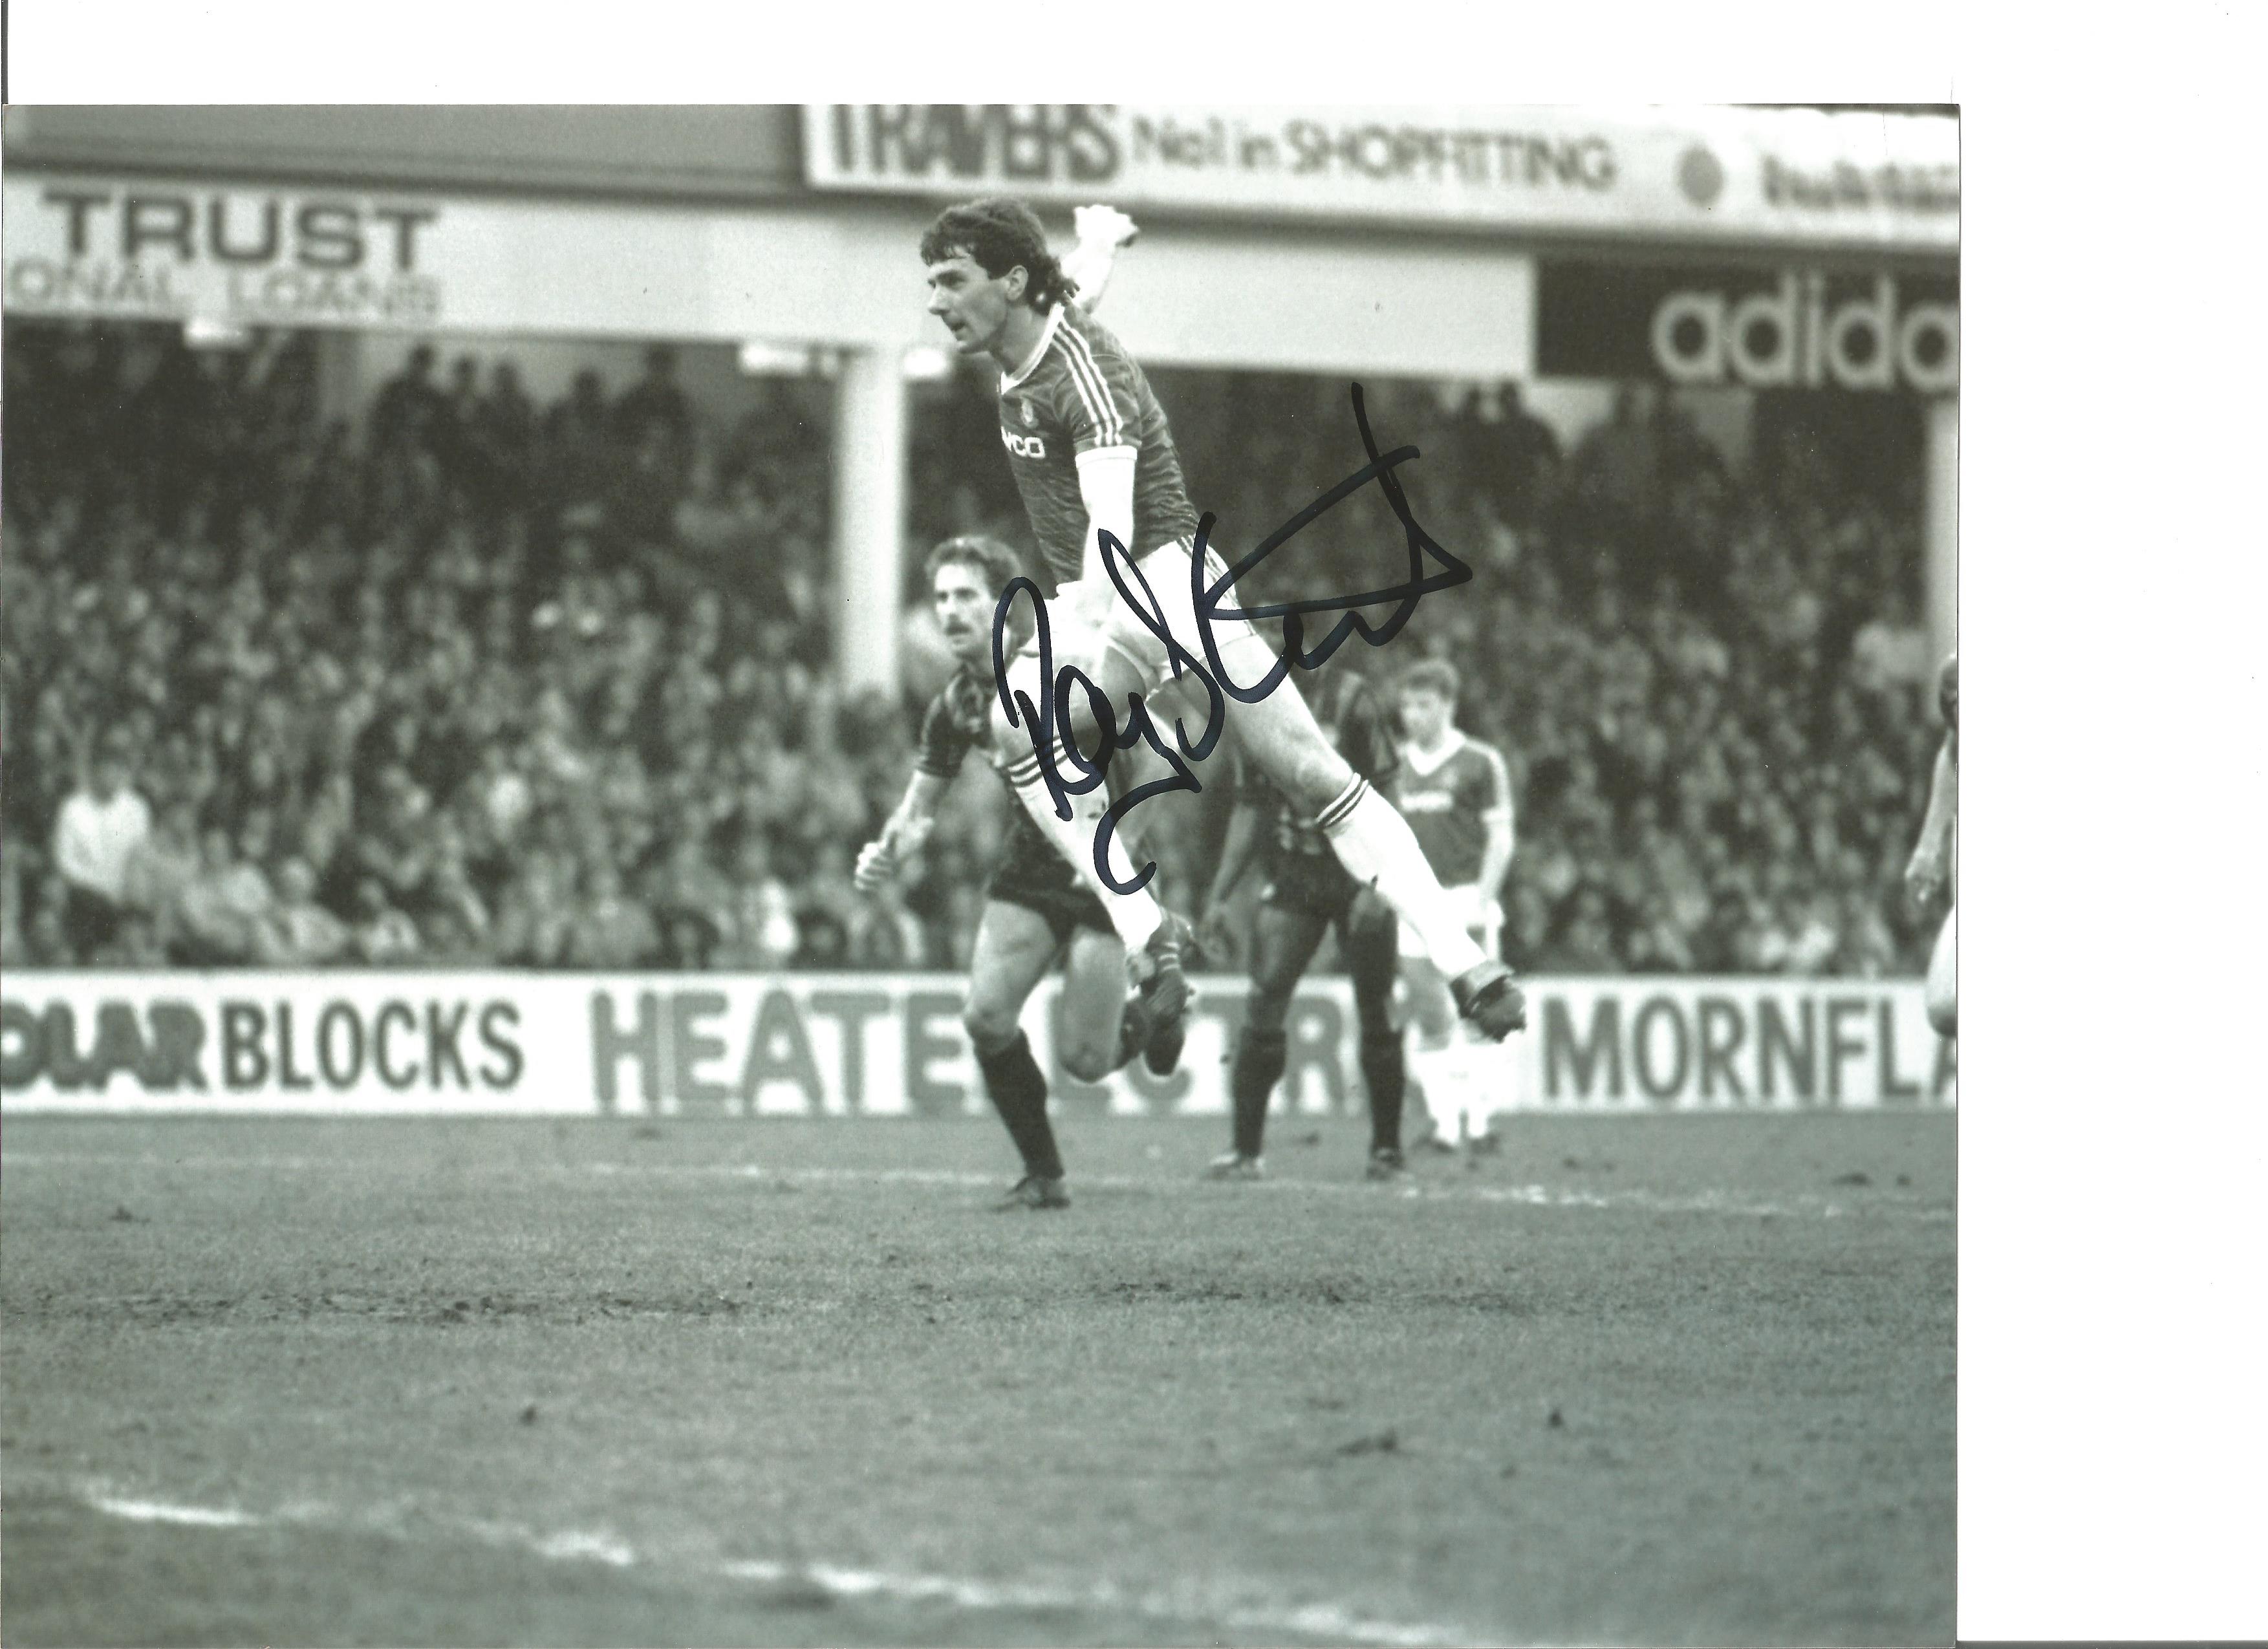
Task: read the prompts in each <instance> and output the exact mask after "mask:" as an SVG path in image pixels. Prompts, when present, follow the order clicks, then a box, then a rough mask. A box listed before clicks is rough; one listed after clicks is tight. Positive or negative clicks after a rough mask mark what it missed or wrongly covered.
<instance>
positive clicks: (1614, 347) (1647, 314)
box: [1536, 263, 1961, 395]
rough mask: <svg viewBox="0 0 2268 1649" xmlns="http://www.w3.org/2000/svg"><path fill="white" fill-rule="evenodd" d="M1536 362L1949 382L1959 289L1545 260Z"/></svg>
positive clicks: (1912, 388) (1598, 369)
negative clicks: (1548, 261) (1636, 267)
mask: <svg viewBox="0 0 2268 1649" xmlns="http://www.w3.org/2000/svg"><path fill="white" fill-rule="evenodd" d="M1536 364H1537V370H1538V371H1539V372H1542V373H1543V374H1544V375H1545V376H1547V377H1554V376H1557V377H1571V378H1631V377H1651V378H1658V379H1665V380H1667V381H1668V382H1670V383H1672V384H1679V385H1705V386H1727V387H1735V388H1749V389H1823V390H1852V391H1858V392H1861V393H1873V394H1890V393H1901V392H1902V393H1906V394H1925V395H1943V394H1955V393H1956V392H1957V391H1958V390H1959V389H1960V386H1961V308H1960V299H1959V291H1958V287H1957V284H1956V283H1955V279H1954V277H1953V276H1949V275H1940V274H1933V273H1918V272H1911V271H1899V272H1896V273H1892V272H1890V271H1889V270H1877V271H1873V272H1870V273H1865V274H1854V273H1847V272H1841V271H1829V270H1824V269H1800V268H1782V269H1774V270H1768V271H1764V270H1756V269H1707V268H1683V269H1631V268H1628V267H1626V266H1616V265H1604V264H1588V263H1546V264H1545V265H1544V266H1543V269H1541V270H1540V271H1539V273H1538V276H1537V298H1536Z"/></svg>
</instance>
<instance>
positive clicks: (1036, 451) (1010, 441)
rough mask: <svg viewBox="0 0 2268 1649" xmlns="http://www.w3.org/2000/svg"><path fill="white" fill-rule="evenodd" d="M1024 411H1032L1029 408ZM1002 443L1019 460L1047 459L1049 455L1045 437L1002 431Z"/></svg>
mask: <svg viewBox="0 0 2268 1649" xmlns="http://www.w3.org/2000/svg"><path fill="white" fill-rule="evenodd" d="M1024 410H1025V412H1027V413H1029V412H1030V411H1031V409H1030V408H1029V407H1027V408H1025V409H1024ZM1000 443H1001V445H1004V446H1005V447H1006V448H1007V449H1008V450H1009V451H1010V452H1011V453H1014V454H1015V455H1016V456H1017V457H1018V458H1045V457H1046V456H1047V455H1048V443H1047V438H1046V437H1044V436H1039V435H1019V434H1017V433H1016V432H1015V431H1013V430H1003V431H1000Z"/></svg>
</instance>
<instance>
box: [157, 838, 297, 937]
mask: <svg viewBox="0 0 2268 1649" xmlns="http://www.w3.org/2000/svg"><path fill="white" fill-rule="evenodd" d="M257 837H258V833H257V832H254V833H253V838H254V843H255V844H256V843H257ZM274 902H275V898H274V894H273V893H272V892H271V890H270V889H269V885H268V877H267V874H266V873H265V872H263V871H262V870H261V868H260V865H259V864H258V863H257V862H256V861H248V860H247V859H244V858H239V856H238V853H237V850H236V847H235V845H234V844H233V843H231V841H230V839H229V833H228V832H227V831H226V830H225V829H222V828H219V827H218V826H212V827H210V828H207V829H206V831H205V833H204V836H203V839H202V843H201V848H200V851H199V854H198V864H197V872H196V874H195V876H194V877H192V878H191V879H190V880H189V885H188V887H185V888H183V889H182V890H181V896H180V939H179V949H180V953H181V960H182V961H186V962H189V963H191V964H192V965H195V966H197V967H204V968H224V967H230V966H235V965H240V964H242V963H246V962H249V961H252V960H253V958H254V956H255V955H256V954H257V953H258V950H259V945H260V936H261V931H262V928H263V926H264V924H266V922H267V920H268V917H269V911H270V909H271V908H272V906H273V905H274Z"/></svg>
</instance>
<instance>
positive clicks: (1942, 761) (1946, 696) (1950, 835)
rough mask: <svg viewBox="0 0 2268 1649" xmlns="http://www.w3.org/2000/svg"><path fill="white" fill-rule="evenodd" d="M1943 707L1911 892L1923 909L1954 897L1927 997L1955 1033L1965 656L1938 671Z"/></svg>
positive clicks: (1909, 878)
mask: <svg viewBox="0 0 2268 1649" xmlns="http://www.w3.org/2000/svg"><path fill="white" fill-rule="evenodd" d="M1937 707H1938V710H1940V712H1941V713H1942V714H1943V715H1944V717H1945V742H1944V743H1943V744H1941V745H1940V746H1939V747H1938V749H1937V762H1936V763H1935V765H1934V766H1933V768H1932V769H1930V777H1929V806H1928V809H1927V810H1926V812H1925V813H1923V814H1922V820H1921V839H1920V840H1919V841H1918V842H1916V843H1914V850H1913V858H1911V859H1910V860H1908V861H1907V863H1906V895H1907V897H1908V898H1910V899H1911V900H1912V901H1913V906H1914V909H1915V910H1916V911H1917V912H1919V911H1921V910H1924V909H1927V907H1928V906H1929V904H1930V903H1931V902H1932V901H1933V900H1934V899H1935V898H1936V897H1937V895H1938V894H1939V892H1940V890H1942V891H1943V892H1944V893H1945V894H1947V895H1948V900H1947V903H1946V907H1945V925H1944V926H1942V927H1941V928H1940V929H1939V930H1938V931H1937V943H1936V944H1935V945H1934V946H1932V947H1931V949H1930V953H1929V984H1928V987H1927V996H1926V998H1925V999H1926V1001H1927V1003H1928V1004H1929V1022H1930V1024H1931V1025H1932V1026H1933V1027H1934V1028H1935V1029H1936V1031H1937V1034H1939V1035H1940V1036H1951V1035H1953V1034H1955V1031H1954V1026H1955V1012H1954V940H1953V911H1954V904H1955V902H1956V901H1957V900H1958V898H1959V883H1960V879H1961V872H1960V865H1959V863H1958V861H1959V858H1960V853H1959V847H1960V843H1959V827H1958V825H1957V822H1956V817H1957V814H1958V812H1959V803H1960V797H1959V791H1960V761H1961V682H1960V655H1959V654H1958V653H1948V654H1947V655H1946V658H1945V662H1944V663H1943V664H1941V665H1940V666H1938V671H1937Z"/></svg>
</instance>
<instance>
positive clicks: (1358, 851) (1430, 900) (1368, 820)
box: [1315, 773, 1487, 979]
mask: <svg viewBox="0 0 2268 1649" xmlns="http://www.w3.org/2000/svg"><path fill="white" fill-rule="evenodd" d="M1315 822H1316V823H1317V824H1319V825H1321V826H1322V830H1323V836H1324V839H1325V840H1327V841H1329V843H1330V844H1331V851H1332V852H1334V853H1336V854H1337V855H1338V858H1339V863H1340V864H1342V865H1345V866H1346V868H1347V873H1348V874H1349V875H1351V876H1352V877H1353V878H1354V879H1355V880H1357V881H1359V882H1365V883H1367V884H1368V885H1370V886H1371V887H1375V888H1377V889H1378V891H1379V894H1381V896H1382V897H1383V898H1384V899H1385V901H1386V902H1387V903H1388V904H1390V905H1392V906H1393V907H1394V910H1395V915H1397V916H1399V917H1401V918H1402V919H1403V921H1405V922H1407V923H1408V924H1410V926H1411V927H1413V928H1415V929H1417V931H1418V938H1419V939H1422V940H1423V941H1424V942H1425V953H1426V955H1428V956H1429V957H1431V958H1432V962H1433V966H1434V967H1436V968H1440V970H1441V974H1442V976H1443V977H1444V978H1447V979H1454V978H1455V977H1457V975H1460V974H1462V973H1466V972H1469V970H1471V969H1472V968H1476V967H1478V966H1479V965H1480V964H1481V963H1482V962H1484V961H1486V960H1487V958H1486V957H1484V955H1482V953H1481V947H1480V946H1478V945H1476V944H1475V943H1474V942H1473V936H1472V935H1471V934H1470V933H1469V932H1468V931H1466V929H1465V913H1464V912H1463V911H1462V910H1461V909H1458V908H1457V906H1456V904H1455V902H1454V901H1453V900H1451V899H1450V898H1449V896H1448V895H1447V894H1445V893H1443V892H1442V891H1441V884H1440V880H1439V879H1437V878H1436V877H1435V876H1434V874H1433V867H1432V865H1428V864H1427V863H1426V862H1425V850H1424V849H1423V848H1421V847H1419V846H1418V838H1417V837H1416V836H1413V835H1411V834H1410V822H1409V821H1407V820H1406V819H1404V818H1403V816H1402V815H1401V814H1400V813H1396V812H1395V811H1394V805H1393V804H1392V803H1391V802H1389V801H1388V800H1387V799H1386V798H1385V797H1383V796H1381V795H1380V794H1379V793H1378V792H1377V791H1373V789H1371V787H1370V781H1369V780H1368V779H1366V778H1365V777H1363V776H1362V775H1361V774H1359V773H1358V774H1356V775H1355V776H1354V778H1353V779H1352V781H1351V783H1349V784H1348V785H1347V787H1346V788H1345V789H1344V790H1343V791H1340V792H1339V794H1338V797H1337V799H1336V800H1335V801H1333V802H1332V803H1331V805H1330V806H1328V807H1326V808H1324V809H1323V811H1322V813H1319V814H1317V815H1316V818H1315Z"/></svg>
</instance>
